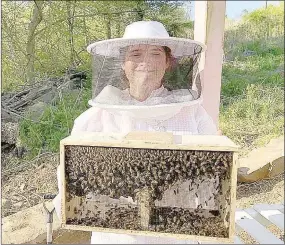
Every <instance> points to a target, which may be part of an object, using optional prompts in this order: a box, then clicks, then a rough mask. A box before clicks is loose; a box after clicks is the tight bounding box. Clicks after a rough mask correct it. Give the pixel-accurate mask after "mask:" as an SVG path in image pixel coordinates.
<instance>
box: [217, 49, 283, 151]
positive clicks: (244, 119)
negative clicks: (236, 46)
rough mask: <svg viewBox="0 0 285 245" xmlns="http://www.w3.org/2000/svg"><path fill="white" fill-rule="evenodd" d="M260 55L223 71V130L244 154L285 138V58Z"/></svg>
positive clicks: (221, 119)
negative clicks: (284, 64) (284, 69)
mask: <svg viewBox="0 0 285 245" xmlns="http://www.w3.org/2000/svg"><path fill="white" fill-rule="evenodd" d="M256 51H257V53H256V55H254V56H250V57H243V56H242V55H240V56H237V57H236V59H235V61H234V62H230V63H227V64H225V65H224V67H223V78H222V81H223V83H222V90H221V107H220V128H221V130H222V131H223V134H225V135H227V136H228V137H229V138H231V139H232V140H233V141H235V142H236V143H237V144H239V145H240V146H241V147H242V154H245V153H247V152H248V151H250V150H252V149H253V148H255V147H258V146H262V145H265V144H266V143H268V142H269V141H270V140H271V139H272V138H275V137H278V136H280V135H284V92H283V90H284V73H283V75H282V73H281V72H279V71H278V68H280V67H282V63H283V62H284V54H282V53H280V52H279V51H278V52H274V53H270V52H267V53H265V52H263V51H262V52H261V51H259V50H256ZM283 53H284V51H283Z"/></svg>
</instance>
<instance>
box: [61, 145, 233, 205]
mask: <svg viewBox="0 0 285 245" xmlns="http://www.w3.org/2000/svg"><path fill="white" fill-rule="evenodd" d="M231 163H232V153H231V152H211V151H193V150H192V151H186V150H160V149H136V148H115V147H114V148H113V147H97V146H96V147H95V146H65V167H66V180H67V191H68V192H69V195H72V196H74V195H75V196H86V195H87V194H88V193H94V194H95V195H99V194H100V195H107V196H109V197H111V198H120V197H121V196H123V197H132V198H133V200H135V198H136V193H137V192H139V191H140V190H141V189H142V188H145V187H147V188H149V190H150V192H151V197H152V198H153V200H161V198H162V195H163V193H164V191H165V190H167V189H168V188H170V187H171V186H172V185H173V184H174V183H176V182H177V181H186V180H191V181H192V183H193V185H196V182H197V181H196V180H199V179H200V180H201V181H203V178H205V177H206V178H215V177H216V176H219V179H221V180H222V179H225V178H227V177H228V176H229V169H230V165H231ZM220 182H221V181H220ZM190 190H191V186H189V191H190Z"/></svg>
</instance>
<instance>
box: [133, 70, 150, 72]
mask: <svg viewBox="0 0 285 245" xmlns="http://www.w3.org/2000/svg"><path fill="white" fill-rule="evenodd" d="M136 72H155V71H154V70H152V71H136Z"/></svg>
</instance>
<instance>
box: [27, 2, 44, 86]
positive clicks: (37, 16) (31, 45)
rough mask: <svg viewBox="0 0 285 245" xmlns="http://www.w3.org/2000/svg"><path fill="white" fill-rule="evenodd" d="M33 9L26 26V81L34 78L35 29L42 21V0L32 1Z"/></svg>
mask: <svg viewBox="0 0 285 245" xmlns="http://www.w3.org/2000/svg"><path fill="white" fill-rule="evenodd" d="M34 3H35V5H34V9H33V14H32V19H31V22H30V23H29V27H28V39H27V46H26V52H27V75H26V80H27V82H28V83H29V82H32V81H33V80H34V76H35V74H34V63H35V45H36V41H35V31H36V29H37V26H38V25H39V24H40V22H41V21H42V18H43V16H42V10H43V3H44V2H43V1H34Z"/></svg>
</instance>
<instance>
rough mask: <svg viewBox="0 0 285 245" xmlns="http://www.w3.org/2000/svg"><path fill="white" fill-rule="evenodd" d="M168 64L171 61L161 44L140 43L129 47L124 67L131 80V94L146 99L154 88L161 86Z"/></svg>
mask: <svg viewBox="0 0 285 245" xmlns="http://www.w3.org/2000/svg"><path fill="white" fill-rule="evenodd" d="M168 66H169V61H168V59H167V57H166V54H165V51H164V49H163V47H161V46H155V45H147V44H140V45H133V46H130V47H128V49H127V51H126V56H125V62H124V64H123V65H122V68H123V70H124V72H125V74H126V77H127V79H128V81H129V84H130V93H131V95H133V96H134V97H135V98H137V99H139V100H142V101H143V100H145V99H146V98H147V97H148V96H149V95H150V94H151V92H152V91H153V90H155V89H158V88H160V87H161V80H162V78H163V76H164V73H165V70H166V69H167V68H168ZM132 93H133V94H132ZM138 93H140V94H139V95H138Z"/></svg>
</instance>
